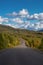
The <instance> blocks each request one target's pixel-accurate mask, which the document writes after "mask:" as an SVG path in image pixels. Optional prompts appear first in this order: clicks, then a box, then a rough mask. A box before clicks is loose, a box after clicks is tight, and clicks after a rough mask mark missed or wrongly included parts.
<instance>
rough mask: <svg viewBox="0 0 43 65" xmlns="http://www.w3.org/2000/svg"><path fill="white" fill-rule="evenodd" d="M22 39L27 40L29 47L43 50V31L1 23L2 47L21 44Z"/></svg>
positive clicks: (0, 41)
mask: <svg viewBox="0 0 43 65" xmlns="http://www.w3.org/2000/svg"><path fill="white" fill-rule="evenodd" d="M21 39H23V40H25V45H26V46H27V47H32V48H38V49H41V50H43V32H39V31H37V32H36V31H30V30H26V29H15V28H12V27H10V26H5V25H0V49H4V48H11V47H15V46H17V45H20V41H21Z"/></svg>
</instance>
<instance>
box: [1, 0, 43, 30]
mask: <svg viewBox="0 0 43 65" xmlns="http://www.w3.org/2000/svg"><path fill="white" fill-rule="evenodd" d="M21 11H22V13H20V12H21ZM14 12H15V13H16V14H17V15H16V16H15V15H14V14H13V13H14ZM23 12H24V13H23ZM21 14H22V15H21ZM9 15H10V16H9ZM23 16H25V17H23ZM27 16H28V17H27ZM16 21H17V22H16ZM18 22H21V23H18ZM24 22H25V23H24ZM0 24H9V25H11V26H13V27H17V28H28V27H33V29H34V27H35V29H40V28H43V0H0ZM27 24H28V25H27ZM40 24H41V25H40Z"/></svg>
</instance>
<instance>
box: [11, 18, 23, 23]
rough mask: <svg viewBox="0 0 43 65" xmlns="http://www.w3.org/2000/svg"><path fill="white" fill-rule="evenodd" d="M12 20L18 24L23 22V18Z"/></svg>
mask: <svg viewBox="0 0 43 65" xmlns="http://www.w3.org/2000/svg"><path fill="white" fill-rule="evenodd" d="M12 21H13V22H16V23H20V24H21V23H23V20H21V18H13V19H12Z"/></svg>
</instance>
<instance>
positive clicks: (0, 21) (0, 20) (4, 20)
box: [0, 16, 8, 23]
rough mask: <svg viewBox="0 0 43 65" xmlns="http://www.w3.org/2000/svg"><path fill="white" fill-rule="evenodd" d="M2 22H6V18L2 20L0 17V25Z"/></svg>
mask: <svg viewBox="0 0 43 65" xmlns="http://www.w3.org/2000/svg"><path fill="white" fill-rule="evenodd" d="M2 22H8V18H2V17H1V16H0V23H2Z"/></svg>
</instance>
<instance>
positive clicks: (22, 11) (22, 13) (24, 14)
mask: <svg viewBox="0 0 43 65" xmlns="http://www.w3.org/2000/svg"><path fill="white" fill-rule="evenodd" d="M19 15H20V16H21V17H27V16H28V15H29V13H28V10H26V9H22V10H21V11H19Z"/></svg>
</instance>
